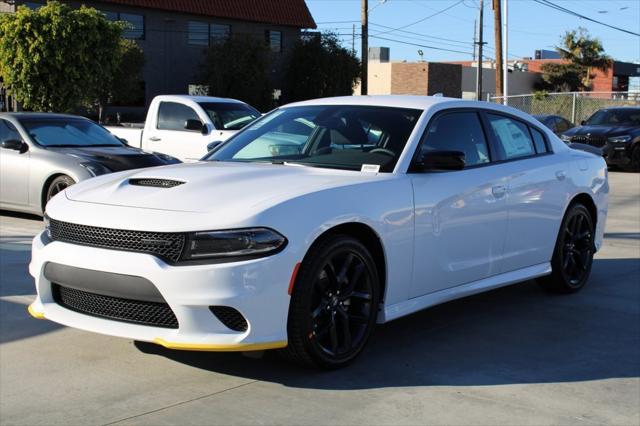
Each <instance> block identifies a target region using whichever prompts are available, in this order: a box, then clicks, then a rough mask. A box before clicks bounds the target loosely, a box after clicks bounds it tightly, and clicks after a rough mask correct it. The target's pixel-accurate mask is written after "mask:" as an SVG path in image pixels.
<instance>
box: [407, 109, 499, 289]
mask: <svg viewBox="0 0 640 426" xmlns="http://www.w3.org/2000/svg"><path fill="white" fill-rule="evenodd" d="M419 149H420V150H421V151H422V152H427V151H429V150H434V151H450V150H454V151H462V152H463V153H464V154H465V160H466V166H465V169H463V170H460V171H447V172H431V173H416V174H414V175H413V177H412V182H413V190H414V200H415V240H414V262H413V263H414V269H413V282H412V288H411V294H410V296H411V297H417V296H422V295H425V294H428V293H432V292H435V291H438V290H443V289H446V288H450V287H455V286H459V285H462V284H466V283H469V282H472V281H476V280H480V279H483V278H487V277H489V276H491V275H495V274H497V273H498V272H499V271H500V268H501V260H502V254H503V250H504V244H505V238H506V232H507V219H508V217H507V208H506V195H507V193H506V191H507V181H506V178H505V177H504V176H503V175H502V173H501V172H500V170H499V168H497V167H495V166H493V165H492V164H491V158H492V157H491V154H490V151H489V148H488V144H487V138H486V136H485V129H484V128H483V125H482V122H481V120H480V117H479V115H478V113H477V112H475V111H473V110H468V111H467V110H462V111H455V112H446V113H443V114H441V115H439V116H437V117H436V118H434V119H432V120H431V122H430V123H429V127H428V129H427V131H426V133H425V136H424V137H423V140H422V142H421V146H420V148H419Z"/></svg>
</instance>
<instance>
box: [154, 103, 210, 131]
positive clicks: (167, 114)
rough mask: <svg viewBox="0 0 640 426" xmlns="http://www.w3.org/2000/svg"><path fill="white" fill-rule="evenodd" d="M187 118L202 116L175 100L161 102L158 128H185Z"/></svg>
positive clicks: (197, 118) (194, 118)
mask: <svg viewBox="0 0 640 426" xmlns="http://www.w3.org/2000/svg"><path fill="white" fill-rule="evenodd" d="M187 120H198V121H200V117H198V114H196V112H195V111H194V110H193V109H192V108H190V107H188V106H186V105H182V104H178V103H175V102H161V103H160V108H158V129H159V130H183V131H184V130H185V128H184V125H185V122H186V121H187Z"/></svg>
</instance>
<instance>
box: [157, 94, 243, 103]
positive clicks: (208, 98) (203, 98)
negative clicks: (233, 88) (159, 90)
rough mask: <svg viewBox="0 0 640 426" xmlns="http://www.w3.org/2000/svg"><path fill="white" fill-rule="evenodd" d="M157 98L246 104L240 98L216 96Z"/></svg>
mask: <svg viewBox="0 0 640 426" xmlns="http://www.w3.org/2000/svg"><path fill="white" fill-rule="evenodd" d="M156 99H157V100H159V101H180V100H185V99H188V100H190V101H194V102H219V103H227V104H244V103H246V102H242V101H240V100H238V99H232V98H217V97H215V96H191V95H158V96H156Z"/></svg>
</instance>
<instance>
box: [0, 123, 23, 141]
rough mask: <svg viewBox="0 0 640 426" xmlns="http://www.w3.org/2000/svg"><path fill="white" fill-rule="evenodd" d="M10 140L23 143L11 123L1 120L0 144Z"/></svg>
mask: <svg viewBox="0 0 640 426" xmlns="http://www.w3.org/2000/svg"><path fill="white" fill-rule="evenodd" d="M10 140H17V141H21V140H22V137H21V136H20V133H18V130H17V129H16V128H15V127H14V125H13V124H11V122H9V121H7V120H0V142H4V141H10Z"/></svg>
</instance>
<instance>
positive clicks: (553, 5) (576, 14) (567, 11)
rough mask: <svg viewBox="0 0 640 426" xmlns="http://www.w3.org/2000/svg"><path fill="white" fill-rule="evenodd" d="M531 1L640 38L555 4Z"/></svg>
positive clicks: (542, 0) (546, 0)
mask: <svg viewBox="0 0 640 426" xmlns="http://www.w3.org/2000/svg"><path fill="white" fill-rule="evenodd" d="M533 1H535V2H536V3H538V4H541V5H543V6H547V7H550V8H552V9H555V10H558V11H560V12H564V13H566V14H569V15H573V16H576V17H578V18H581V19H584V20H586V21H590V22H594V23H596V24H600V25H603V26H605V27H609V28H611V29H614V30H617V31H622V32H623V33H627V34H631V35H635V36H640V34H639V33H634V32H633V31H629V30H625V29H624V28H620V27H616V26H614V25H609V24H606V23H604V22H602V21H598V20H596V19H593V18H589V17H588V16H585V15H582V14H580V13H578V12H574V11H573V10H569V9H567V8H565V7H563V6H559V5H557V4H555V3H552V2H550V1H549V0H533Z"/></svg>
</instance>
